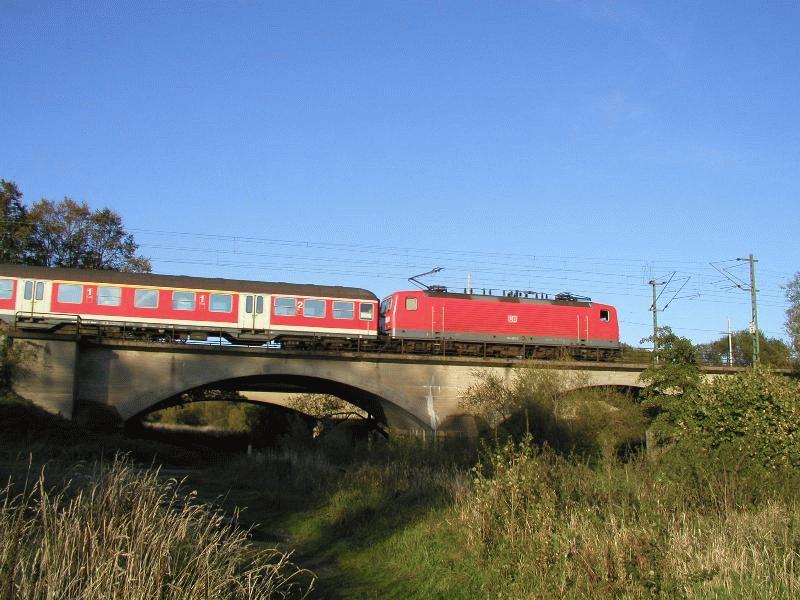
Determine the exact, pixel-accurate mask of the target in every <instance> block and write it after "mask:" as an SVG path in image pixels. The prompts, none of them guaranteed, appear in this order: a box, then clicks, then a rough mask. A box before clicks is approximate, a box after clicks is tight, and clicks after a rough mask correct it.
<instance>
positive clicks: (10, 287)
mask: <svg viewBox="0 0 800 600" xmlns="http://www.w3.org/2000/svg"><path fill="white" fill-rule="evenodd" d="M13 291H14V281H13V280H12V279H0V300H10V299H11V295H12V293H13Z"/></svg>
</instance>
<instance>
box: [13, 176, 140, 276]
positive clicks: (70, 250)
mask: <svg viewBox="0 0 800 600" xmlns="http://www.w3.org/2000/svg"><path fill="white" fill-rule="evenodd" d="M138 250H139V246H138V245H137V244H136V241H135V240H134V238H133V235H132V234H130V233H128V232H127V231H126V230H125V226H124V225H123V223H122V217H121V216H120V215H119V214H118V213H116V212H114V211H113V210H111V209H109V208H102V209H99V210H92V209H91V208H90V207H89V205H88V204H86V203H85V202H76V201H75V200H72V199H71V198H64V199H63V200H61V201H60V202H54V201H52V200H48V199H46V198H43V199H41V200H39V201H38V202H36V203H34V204H33V205H32V206H31V207H30V208H27V207H26V206H25V205H24V204H23V202H22V192H21V191H20V189H19V188H18V187H17V185H16V184H15V183H14V182H11V181H6V180H4V179H0V263H19V264H28V265H38V266H44V267H72V268H78V269H109V270H113V271H128V272H138V273H147V272H149V271H150V270H151V265H150V260H149V259H147V258H145V257H143V256H140V255H139V254H137V252H138Z"/></svg>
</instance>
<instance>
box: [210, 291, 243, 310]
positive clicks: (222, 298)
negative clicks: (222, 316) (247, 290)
mask: <svg viewBox="0 0 800 600" xmlns="http://www.w3.org/2000/svg"><path fill="white" fill-rule="evenodd" d="M210 298H211V299H210V302H209V306H208V308H209V310H210V311H211V312H226V313H229V312H231V310H233V296H231V295H230V294H211V296H210ZM251 312H252V311H251Z"/></svg>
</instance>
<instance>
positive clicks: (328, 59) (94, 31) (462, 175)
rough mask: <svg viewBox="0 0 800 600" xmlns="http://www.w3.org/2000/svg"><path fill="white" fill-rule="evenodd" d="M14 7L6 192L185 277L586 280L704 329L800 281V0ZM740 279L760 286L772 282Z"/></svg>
mask: <svg viewBox="0 0 800 600" xmlns="http://www.w3.org/2000/svg"><path fill="white" fill-rule="evenodd" d="M116 4H117V3H61V2H46V3H37V2H29V1H24V2H17V1H11V2H9V1H8V0H4V1H3V2H2V4H1V5H0V6H1V7H2V14H3V19H2V21H0V68H2V73H3V85H2V92H1V93H0V125H2V130H3V132H4V143H3V144H2V145H0V177H2V178H5V179H10V180H14V181H16V182H17V183H18V184H19V185H20V187H21V188H22V190H23V192H24V193H25V195H26V199H27V200H28V201H29V202H32V201H34V200H36V199H38V198H40V197H49V198H61V197H63V196H65V195H66V196H70V197H72V198H75V199H78V200H85V201H87V202H89V203H90V204H91V205H92V206H95V207H101V206H109V207H111V208H113V209H115V210H117V211H118V212H119V213H121V214H122V215H123V217H124V219H125V222H126V223H127V224H128V226H129V227H130V229H131V230H133V231H134V233H135V235H136V237H137V239H138V240H139V242H140V243H141V245H142V251H143V253H144V254H146V255H149V256H151V257H153V263H154V268H155V270H156V271H157V272H163V273H185V274H196V275H214V276H225V277H238V278H250V279H264V280H285V281H302V282H306V281H311V282H319V283H340V284H344V285H357V286H361V287H366V288H369V289H372V290H373V291H375V292H376V293H377V294H378V295H383V294H385V293H388V292H389V291H391V290H394V289H400V288H406V287H407V286H408V283H407V282H406V278H407V277H408V276H410V275H413V274H416V273H419V272H421V271H426V270H428V269H430V268H432V267H434V266H442V267H444V268H445V270H444V271H442V273H441V274H440V276H438V277H437V278H434V279H432V280H431V281H432V282H439V283H444V284H447V285H451V286H454V287H462V288H463V286H464V285H465V284H466V278H467V273H469V272H471V273H473V281H474V284H475V286H476V287H492V288H496V289H497V288H515V289H516V288H522V289H535V290H541V291H545V292H559V291H564V290H569V291H572V292H575V293H580V294H585V295H589V296H592V297H593V298H594V299H596V300H598V301H603V302H608V303H611V304H614V305H616V306H618V307H619V310H620V317H621V320H622V338H623V340H625V341H627V342H630V343H638V341H639V339H640V338H642V337H644V336H646V335H648V334H649V331H650V323H651V314H650V313H649V312H648V308H649V305H650V288H649V287H648V286H647V284H646V282H647V280H648V279H650V278H652V277H655V278H664V279H667V278H669V276H670V274H671V273H673V272H676V275H675V276H674V277H673V281H672V283H671V284H670V287H669V288H668V289H667V290H666V291H665V292H664V294H663V295H662V298H661V299H660V303H662V304H664V303H666V301H668V300H669V299H670V298H672V297H673V296H674V295H675V293H676V292H677V291H678V288H679V287H680V286H681V285H683V282H684V281H686V279H685V278H686V277H691V279H689V280H688V282H687V283H686V285H685V287H684V288H683V290H681V292H680V293H679V294H678V299H676V300H675V301H674V302H672V303H671V304H670V305H669V308H668V309H667V310H666V311H665V312H664V313H663V314H660V315H659V319H660V321H661V322H663V323H666V324H670V325H672V326H673V327H674V328H675V329H676V330H677V331H678V332H679V333H681V334H683V335H686V336H688V337H690V338H692V339H693V340H695V341H704V340H708V339H711V338H714V337H717V334H718V332H720V331H722V330H723V329H724V328H725V327H726V319H727V318H731V319H732V321H733V327H734V328H735V329H741V328H745V327H746V326H747V323H748V322H749V319H750V303H749V295H748V294H746V293H745V292H742V291H740V290H735V289H734V290H730V289H725V288H726V285H725V284H724V283H720V280H722V279H723V278H722V277H721V276H718V274H717V273H716V271H714V270H713V269H712V267H710V266H709V264H708V263H709V262H712V261H722V260H727V259H735V258H739V257H745V256H747V254H749V253H750V252H752V253H754V254H755V255H756V256H757V258H758V259H759V263H758V274H759V288H760V290H761V295H760V304H761V306H760V314H759V320H760V324H761V326H762V329H764V330H766V331H767V333H769V334H770V335H783V320H784V310H785V303H784V300H783V294H782V290H781V288H780V285H781V284H782V283H785V282H786V281H788V279H789V278H790V277H791V276H792V274H793V273H794V272H796V271H798V270H800V252H799V250H800V243H798V241H797V237H796V235H795V233H796V232H797V231H798V225H800V219H799V218H798V200H797V199H798V195H799V194H798V192H800V178H799V177H798V174H799V173H800V170H799V169H798V167H800V117H798V98H800V45H798V43H797V33H796V30H797V24H798V23H800V4H797V3H795V2H771V3H765V4H762V5H756V4H755V3H749V2H702V3H698V2H658V3H656V2H653V3H638V2H636V3H634V2H572V1H554V2H529V3H523V2H437V3H432V2H431V3H416V2H402V3H400V2H393V3H380V2H319V3H309V2H290V3H268V2H264V3H244V2H229V3H222V2H219V3H214V2H201V3H186V2H160V3H155V2H153V3H127V4H126V5H123V4H122V3H119V6H117V5H116ZM737 264H739V263H736V262H732V263H728V266H734V267H735V268H736V270H734V271H733V272H734V273H738V274H740V275H741V276H742V277H745V278H746V275H747V274H746V270H745V269H744V268H742V267H741V266H738V267H736V265H737Z"/></svg>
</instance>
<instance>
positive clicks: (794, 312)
mask: <svg viewBox="0 0 800 600" xmlns="http://www.w3.org/2000/svg"><path fill="white" fill-rule="evenodd" d="M784 289H785V290H786V300H788V301H789V308H788V309H786V331H787V332H788V333H789V337H790V338H791V340H792V349H793V350H794V353H795V356H796V357H800V271H798V272H797V273H795V274H794V277H793V278H792V280H791V281H790V282H789V283H787V284H786V286H785V288H784Z"/></svg>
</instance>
